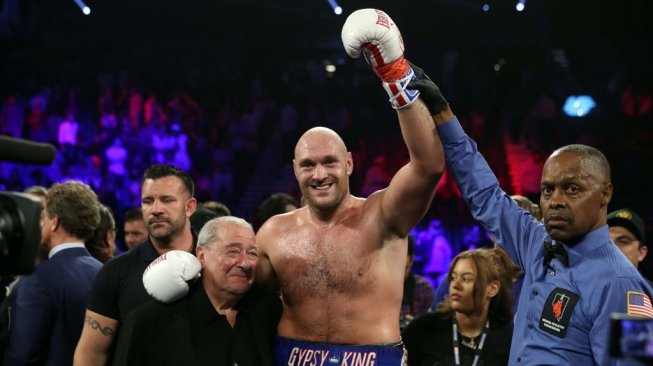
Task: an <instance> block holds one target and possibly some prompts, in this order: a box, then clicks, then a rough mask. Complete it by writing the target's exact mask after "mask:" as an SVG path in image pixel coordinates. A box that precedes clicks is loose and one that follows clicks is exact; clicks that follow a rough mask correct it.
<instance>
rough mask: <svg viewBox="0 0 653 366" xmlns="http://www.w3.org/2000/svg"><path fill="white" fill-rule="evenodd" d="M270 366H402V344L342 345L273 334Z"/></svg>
mask: <svg viewBox="0 0 653 366" xmlns="http://www.w3.org/2000/svg"><path fill="white" fill-rule="evenodd" d="M272 349H273V353H274V366H402V365H405V364H406V362H405V361H406V360H405V358H404V348H403V346H402V343H401V342H399V343H398V344H397V345H361V346H358V345H356V346H343V345H338V344H328V343H313V342H302V341H296V340H293V339H288V338H283V337H279V336H275V337H274V345H273V348H272Z"/></svg>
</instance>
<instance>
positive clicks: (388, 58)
mask: <svg viewBox="0 0 653 366" xmlns="http://www.w3.org/2000/svg"><path fill="white" fill-rule="evenodd" d="M341 37H342V44H343V45H344V47H345V51H346V52H347V54H348V55H349V56H351V57H353V58H358V57H360V55H361V53H362V54H363V55H364V56H365V59H366V60H367V63H368V64H370V66H372V69H373V70H374V72H375V73H376V75H378V76H379V78H381V80H382V81H383V88H384V89H385V91H386V92H387V93H388V95H389V96H390V104H392V107H393V108H395V109H401V108H404V107H406V106H408V105H410V104H411V103H413V102H414V101H415V100H417V97H419V91H417V90H409V89H407V88H406V87H407V85H408V82H409V81H411V80H413V79H414V78H415V74H414V72H413V70H412V69H411V68H410V65H409V64H408V63H407V62H406V60H405V59H404V41H403V39H402V38H401V33H400V32H399V28H397V26H396V25H395V23H394V22H393V21H392V19H390V17H389V16H388V14H386V13H384V12H383V11H381V10H377V9H361V10H356V11H355V12H353V13H351V14H350V15H349V17H347V20H346V21H345V24H344V25H343V27H342V33H341Z"/></svg>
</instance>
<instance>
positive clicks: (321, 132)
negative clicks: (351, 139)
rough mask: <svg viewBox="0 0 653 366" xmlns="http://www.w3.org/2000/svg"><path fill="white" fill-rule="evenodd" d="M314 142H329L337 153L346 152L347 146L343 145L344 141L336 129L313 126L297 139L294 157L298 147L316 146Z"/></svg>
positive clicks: (298, 149)
mask: <svg viewBox="0 0 653 366" xmlns="http://www.w3.org/2000/svg"><path fill="white" fill-rule="evenodd" d="M316 143H318V144H319V143H329V144H330V145H332V146H333V147H335V148H336V151H337V153H338V154H340V153H343V154H346V153H347V146H345V142H344V141H343V140H342V138H341V137H340V135H338V133H337V132H336V131H334V130H332V129H330V128H327V127H313V128H311V129H310V130H308V131H306V132H304V134H303V135H302V137H300V138H299V141H297V145H295V158H297V154H298V152H299V151H300V149H310V148H312V147H313V146H316V145H315V144H316Z"/></svg>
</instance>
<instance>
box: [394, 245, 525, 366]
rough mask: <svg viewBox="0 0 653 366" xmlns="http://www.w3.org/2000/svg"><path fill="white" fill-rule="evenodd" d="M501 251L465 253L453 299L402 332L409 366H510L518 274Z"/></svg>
mask: <svg viewBox="0 0 653 366" xmlns="http://www.w3.org/2000/svg"><path fill="white" fill-rule="evenodd" d="M510 268H511V262H510V258H508V257H507V255H506V254H505V253H504V252H503V251H502V250H500V249H476V250H469V251H465V252H462V253H460V254H459V255H458V256H456V257H455V258H454V260H453V261H452V263H451V266H450V267H449V274H448V279H449V295H448V296H447V297H446V298H445V300H444V301H443V302H442V303H440V305H438V307H437V308H436V310H435V312H434V313H429V314H424V315H422V316H419V317H417V318H416V319H415V320H413V321H412V322H411V323H410V324H408V326H407V327H406V329H405V330H404V331H403V333H402V339H403V341H404V344H405V346H406V350H407V351H408V365H409V366H436V365H437V366H444V365H447V366H449V365H465V366H467V365H484V366H495V365H507V364H508V356H509V354H510V342H511V340H512V312H511V303H512V295H511V294H510V286H511V284H512V276H513V274H512V271H510Z"/></svg>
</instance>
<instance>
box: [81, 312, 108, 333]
mask: <svg viewBox="0 0 653 366" xmlns="http://www.w3.org/2000/svg"><path fill="white" fill-rule="evenodd" d="M84 321H85V322H86V323H88V325H89V326H90V327H91V329H97V330H98V331H100V333H102V334H103V335H105V336H107V337H112V336H113V329H111V328H109V327H102V324H100V322H98V321H97V320H95V319H93V318H91V317H90V316H88V315H87V316H86V317H85V319H84Z"/></svg>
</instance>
